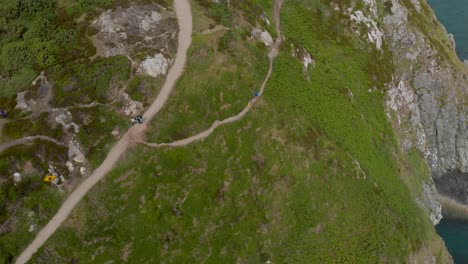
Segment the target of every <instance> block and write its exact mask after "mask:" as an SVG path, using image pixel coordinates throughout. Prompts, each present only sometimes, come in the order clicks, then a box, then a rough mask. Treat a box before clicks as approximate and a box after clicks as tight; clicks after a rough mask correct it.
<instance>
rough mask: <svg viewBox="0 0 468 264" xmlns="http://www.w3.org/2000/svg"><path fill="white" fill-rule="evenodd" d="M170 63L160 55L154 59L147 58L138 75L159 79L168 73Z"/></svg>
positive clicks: (139, 68)
mask: <svg viewBox="0 0 468 264" xmlns="http://www.w3.org/2000/svg"><path fill="white" fill-rule="evenodd" d="M168 65H169V61H168V60H167V59H166V58H165V57H164V55H162V54H160V53H158V54H156V55H154V57H147V58H146V59H145V60H144V61H143V62H142V63H141V64H140V66H139V67H138V71H137V72H138V73H140V74H145V75H149V76H151V77H158V76H159V75H164V74H166V73H167V68H168Z"/></svg>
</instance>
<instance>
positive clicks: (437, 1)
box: [428, 0, 468, 61]
mask: <svg viewBox="0 0 468 264" xmlns="http://www.w3.org/2000/svg"><path fill="white" fill-rule="evenodd" d="M428 2H429V4H430V5H431V7H432V9H434V11H435V14H436V16H437V19H438V20H439V21H440V22H442V24H443V25H444V26H445V28H446V29H447V31H448V32H449V33H452V34H453V35H454V36H455V42H456V43H457V45H456V49H457V54H458V57H460V59H461V60H462V61H463V60H466V59H468V0H428Z"/></svg>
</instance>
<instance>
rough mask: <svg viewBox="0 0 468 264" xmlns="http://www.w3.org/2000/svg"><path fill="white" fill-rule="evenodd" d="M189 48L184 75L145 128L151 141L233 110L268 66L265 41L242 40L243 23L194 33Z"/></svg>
mask: <svg viewBox="0 0 468 264" xmlns="http://www.w3.org/2000/svg"><path fill="white" fill-rule="evenodd" d="M262 45H263V44H262ZM188 53H189V58H188V67H187V69H186V70H185V72H184V75H183V76H182V78H181V79H180V80H179V82H178V83H177V85H176V87H175V89H174V92H173V93H172V94H171V97H170V98H169V99H168V102H167V105H168V106H167V107H165V108H163V109H162V110H161V112H160V113H159V114H158V116H157V117H156V119H155V122H154V124H152V126H151V128H150V131H148V138H149V140H151V141H160V142H170V141H174V140H177V139H182V138H185V137H187V136H189V135H192V134H195V133H196V132H201V131H202V130H205V129H206V128H207V127H209V126H211V124H212V123H213V122H214V121H215V120H221V119H224V118H227V117H229V116H232V115H235V114H237V113H238V112H240V111H241V110H242V109H243V108H244V107H245V106H246V105H247V103H248V101H249V100H250V99H251V98H252V97H253V94H254V92H255V91H256V90H257V89H258V88H259V87H260V85H261V82H262V81H263V79H264V77H265V74H266V70H267V67H268V60H267V58H266V56H265V53H266V48H265V46H263V47H262V46H260V45H256V44H255V43H254V42H252V41H251V40H247V37H246V34H245V29H236V30H221V31H218V32H215V33H212V34H208V35H199V34H194V35H193V42H192V46H191V47H190V49H189V51H188ZM201 98H203V100H202V99H201ZM194 121H195V122H194Z"/></svg>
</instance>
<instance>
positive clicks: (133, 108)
mask: <svg viewBox="0 0 468 264" xmlns="http://www.w3.org/2000/svg"><path fill="white" fill-rule="evenodd" d="M121 96H122V101H123V112H124V113H125V114H126V115H127V116H129V115H136V114H138V112H139V111H140V109H142V108H143V104H142V103H140V102H138V101H133V100H132V99H131V98H130V96H129V95H128V94H127V93H125V92H123V93H122V95H121Z"/></svg>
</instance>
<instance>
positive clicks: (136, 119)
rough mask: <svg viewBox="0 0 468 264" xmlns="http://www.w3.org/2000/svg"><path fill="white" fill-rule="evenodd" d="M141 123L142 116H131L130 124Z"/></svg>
mask: <svg viewBox="0 0 468 264" xmlns="http://www.w3.org/2000/svg"><path fill="white" fill-rule="evenodd" d="M141 123H143V117H142V116H135V117H134V118H132V125H134V124H141Z"/></svg>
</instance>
